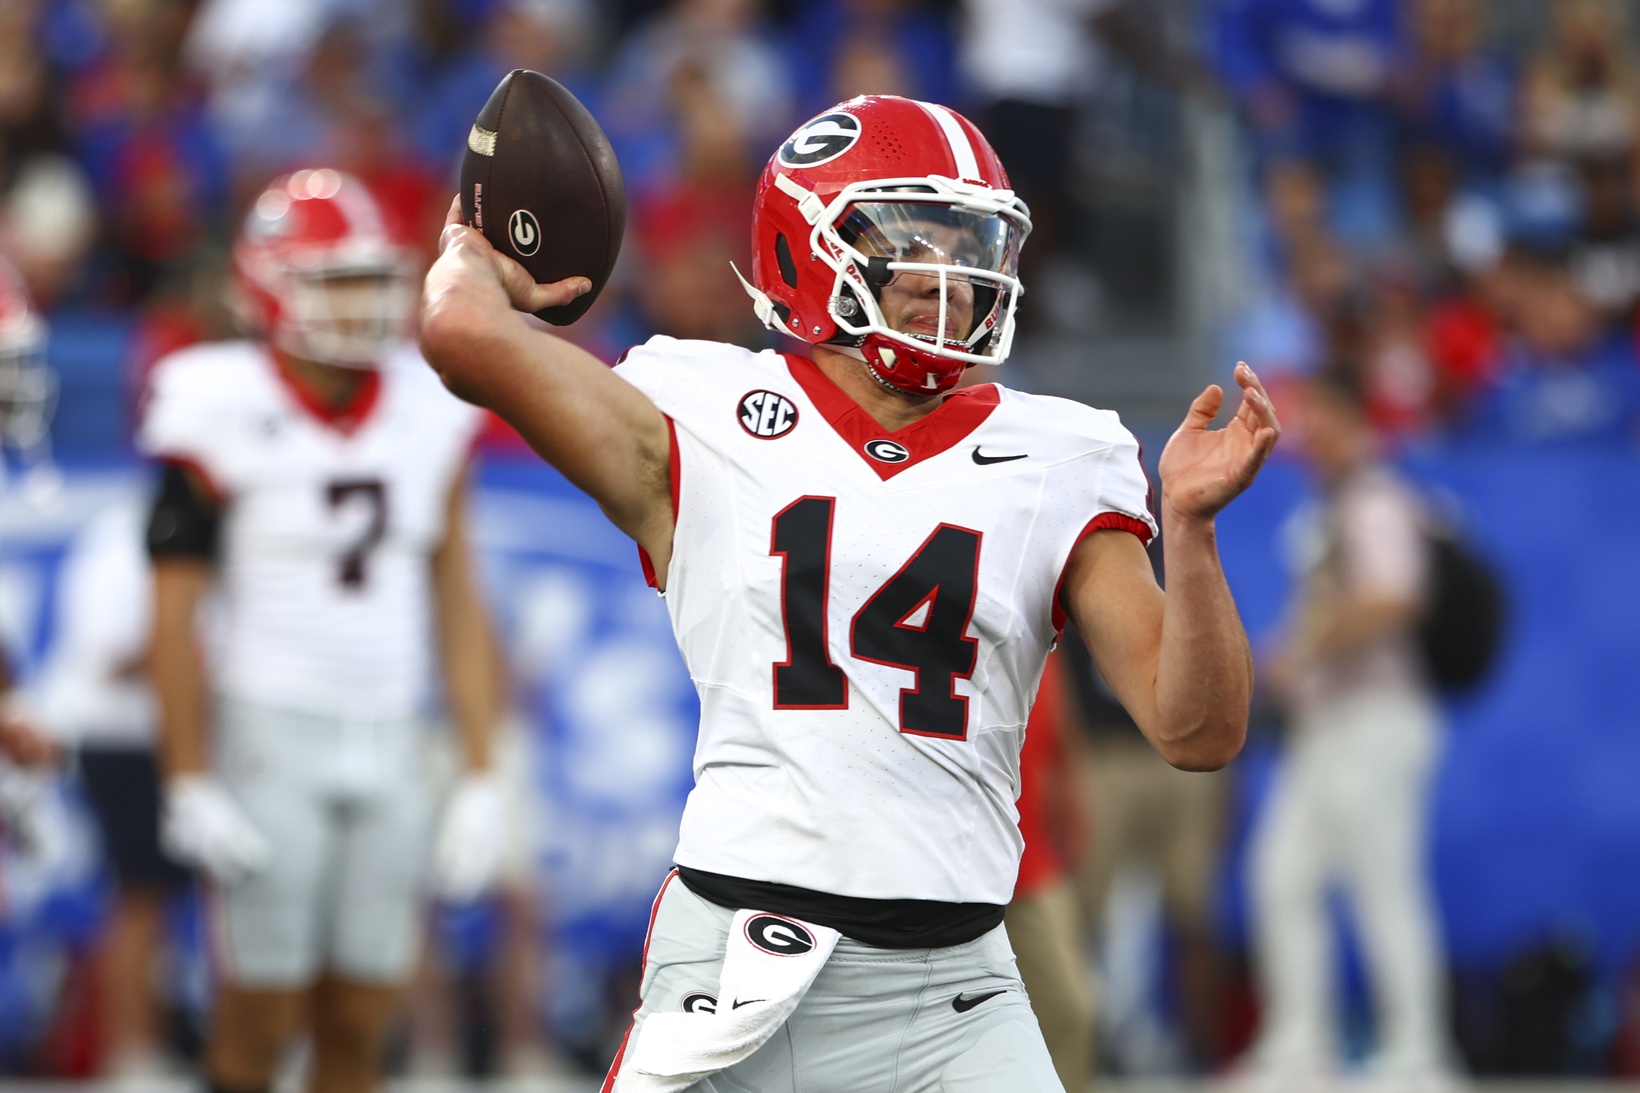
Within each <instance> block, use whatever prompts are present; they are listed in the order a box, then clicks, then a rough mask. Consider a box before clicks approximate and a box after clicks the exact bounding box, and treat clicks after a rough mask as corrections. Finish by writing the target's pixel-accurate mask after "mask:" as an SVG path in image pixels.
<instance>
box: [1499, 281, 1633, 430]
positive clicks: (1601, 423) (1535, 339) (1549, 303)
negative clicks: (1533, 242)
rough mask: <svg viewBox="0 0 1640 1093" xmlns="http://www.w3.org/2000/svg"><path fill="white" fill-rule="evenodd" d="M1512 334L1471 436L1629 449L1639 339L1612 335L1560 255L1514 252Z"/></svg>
mask: <svg viewBox="0 0 1640 1093" xmlns="http://www.w3.org/2000/svg"><path fill="white" fill-rule="evenodd" d="M1510 265H1511V267H1512V272H1511V276H1512V277H1513V278H1514V280H1515V286H1514V287H1513V288H1512V289H1511V290H1510V294H1509V299H1510V301H1511V303H1512V308H1513V316H1512V317H1513V320H1514V331H1513V337H1511V338H1510V339H1509V340H1508V342H1507V344H1506V347H1505V349H1504V351H1503V355H1502V358H1501V360H1500V362H1499V366H1498V369H1497V372H1496V374H1495V375H1494V376H1493V377H1492V380H1491V382H1490V384H1489V385H1488V386H1487V387H1486V388H1485V389H1484V390H1483V391H1481V392H1480V393H1479V394H1478V395H1477V397H1476V405H1475V407H1474V410H1473V412H1472V415H1471V420H1470V422H1469V424H1468V428H1467V435H1468V436H1469V437H1471V438H1472V439H1486V440H1491V441H1503V442H1512V443H1524V444H1536V443H1597V444H1612V443H1619V444H1632V443H1634V441H1635V439H1636V436H1637V428H1640V362H1637V360H1636V351H1635V342H1634V333H1633V331H1632V330H1629V329H1621V330H1610V329H1608V328H1607V327H1605V326H1604V325H1603V324H1602V322H1601V317H1600V312H1599V310H1598V309H1597V308H1596V307H1595V305H1594V303H1593V301H1591V300H1590V299H1589V298H1588V297H1587V296H1586V295H1585V294H1584V292H1583V290H1582V289H1581V288H1580V287H1579V285H1578V283H1577V281H1576V280H1575V279H1574V278H1573V276H1572V274H1571V272H1570V271H1569V270H1568V269H1567V267H1566V263H1565V261H1564V260H1563V259H1562V258H1561V257H1559V256H1556V255H1549V256H1544V255H1536V254H1531V253H1525V252H1522V253H1517V254H1515V255H1513V256H1512V257H1511V259H1510Z"/></svg>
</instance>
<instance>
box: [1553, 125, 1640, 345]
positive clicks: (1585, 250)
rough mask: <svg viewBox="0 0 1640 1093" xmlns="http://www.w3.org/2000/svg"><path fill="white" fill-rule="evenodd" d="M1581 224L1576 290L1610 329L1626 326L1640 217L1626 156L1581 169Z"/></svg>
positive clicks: (1639, 283)
mask: <svg viewBox="0 0 1640 1093" xmlns="http://www.w3.org/2000/svg"><path fill="white" fill-rule="evenodd" d="M1580 173H1581V175H1582V182H1583V223H1582V230H1581V231H1579V232H1578V234H1577V238H1576V239H1575V240H1574V241H1573V243H1572V252H1571V254H1570V256H1569V264H1570V267H1571V271H1572V277H1573V278H1574V279H1575V280H1576V281H1577V285H1578V288H1579V289H1580V290H1581V291H1582V292H1583V295H1584V296H1586V297H1587V298H1588V299H1589V301H1590V302H1591V303H1593V304H1594V305H1595V307H1596V308H1598V309H1599V311H1600V314H1601V317H1602V319H1603V320H1605V321H1606V322H1608V323H1610V324H1612V325H1614V326H1624V327H1626V326H1629V325H1630V324H1631V323H1632V322H1633V320H1634V317H1635V304H1636V302H1637V301H1640V216H1637V215H1636V209H1635V180H1634V170H1633V163H1632V161H1631V160H1630V159H1629V158H1628V157H1616V158H1607V159H1590V160H1585V161H1584V162H1583V164H1582V170H1581V172H1580Z"/></svg>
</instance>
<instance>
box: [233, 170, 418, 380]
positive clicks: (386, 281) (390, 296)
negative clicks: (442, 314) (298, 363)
mask: <svg viewBox="0 0 1640 1093" xmlns="http://www.w3.org/2000/svg"><path fill="white" fill-rule="evenodd" d="M233 273H234V294H235V305H236V309H237V311H238V312H239V317H240V321H241V322H243V323H244V324H245V326H246V327H247V328H248V329H249V330H250V331H251V332H252V333H254V334H257V335H259V336H261V337H264V338H266V339H267V340H268V341H269V342H270V343H272V344H273V345H275V346H277V347H279V348H280V349H282V350H284V351H285V352H287V353H289V354H291V355H292V356H295V357H300V358H302V359H304V360H313V361H321V362H323V363H325V364H334V365H341V366H343V367H347V368H374V367H376V366H378V365H379V364H380V363H381V361H382V360H383V358H384V357H386V355H387V354H388V352H389V351H390V350H391V349H392V348H393V346H395V345H396V344H398V343H399V342H400V341H402V340H403V339H404V338H405V337H406V336H407V335H408V333H409V329H410V316H411V309H412V306H413V304H414V300H415V296H414V286H413V285H412V283H411V269H410V263H409V260H408V256H407V254H406V252H405V250H404V248H402V247H401V246H399V244H398V243H397V242H396V241H395V240H394V239H392V238H391V237H390V235H389V233H388V230H387V226H386V222H385V220H384V219H383V216H382V211H381V207H380V206H379V205H378V204H377V203H376V199H375V198H374V197H372V196H371V194H370V191H369V190H367V189H365V187H364V184H363V183H361V182H359V181H358V180H357V179H354V178H352V177H350V176H348V175H344V174H342V173H341V172H339V171H332V170H329V169H320V170H310V171H297V172H295V173H294V174H290V175H285V176H283V177H281V178H277V179H275V180H274V181H273V182H271V183H269V184H268V188H267V189H265V190H263V191H262V194H261V196H259V197H258V198H257V199H256V202H255V204H253V205H252V206H251V211H250V212H249V214H247V215H246V217H245V222H244V224H243V226H242V227H241V228H240V232H239V238H238V239H237V240H235V242H234V248H233Z"/></svg>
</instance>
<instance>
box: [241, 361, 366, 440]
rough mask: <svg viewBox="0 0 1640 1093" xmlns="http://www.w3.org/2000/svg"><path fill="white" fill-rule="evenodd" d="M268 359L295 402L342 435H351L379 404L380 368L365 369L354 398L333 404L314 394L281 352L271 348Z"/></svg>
mask: <svg viewBox="0 0 1640 1093" xmlns="http://www.w3.org/2000/svg"><path fill="white" fill-rule="evenodd" d="M268 359H269V360H271V361H272V362H273V373H274V375H275V376H277V377H279V383H280V385H281V386H283V387H284V388H285V390H286V392H288V393H289V394H290V397H291V398H292V399H294V400H295V402H296V405H298V406H300V407H301V408H302V409H303V410H305V411H307V414H308V416H309V417H312V418H313V419H314V420H316V421H317V422H319V424H321V425H324V426H327V427H328V428H331V429H334V430H336V431H337V432H339V433H341V434H342V435H343V436H351V435H353V434H354V433H355V432H357V431H358V430H359V428H360V426H362V425H363V424H364V423H365V422H366V421H368V420H369V419H370V414H371V412H372V411H373V410H375V408H376V403H377V402H379V401H381V393H382V374H381V372H380V370H378V369H374V368H372V369H368V370H362V371H364V379H363V381H362V382H361V383H360V384H359V387H358V390H357V391H355V392H354V394H353V397H352V398H351V399H349V400H348V401H347V402H346V403H345V404H343V405H341V406H330V405H327V404H326V403H324V402H322V401H320V400H319V399H318V398H317V397H315V396H314V394H313V392H312V391H310V390H308V388H306V387H304V386H303V385H302V381H301V380H299V379H297V378H296V377H295V376H294V375H293V374H291V372H290V370H289V369H288V368H287V367H286V366H285V362H284V359H283V358H282V357H280V356H279V354H278V353H275V352H273V351H272V350H269V352H268Z"/></svg>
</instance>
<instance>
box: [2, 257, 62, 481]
mask: <svg viewBox="0 0 1640 1093" xmlns="http://www.w3.org/2000/svg"><path fill="white" fill-rule="evenodd" d="M45 352H46V324H45V320H43V319H42V318H41V317H40V314H39V312H37V311H35V310H34V305H33V303H32V302H31V301H30V300H29V295H28V289H27V287H25V286H24V284H23V279H22V277H20V276H19V275H18V273H17V271H16V270H15V269H13V268H12V266H11V264H10V263H9V262H7V261H6V260H5V259H3V258H0V449H4V448H8V447H9V448H12V449H15V450H17V451H21V452H27V453H37V452H38V451H39V450H40V448H41V446H42V445H43V444H44V442H45V439H46V429H47V427H48V426H49V425H50V424H51V412H52V410H53V409H54V408H55V407H56V404H57V377H56V375H55V374H54V373H53V372H52V371H51V369H50V368H48V367H46V358H45Z"/></svg>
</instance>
